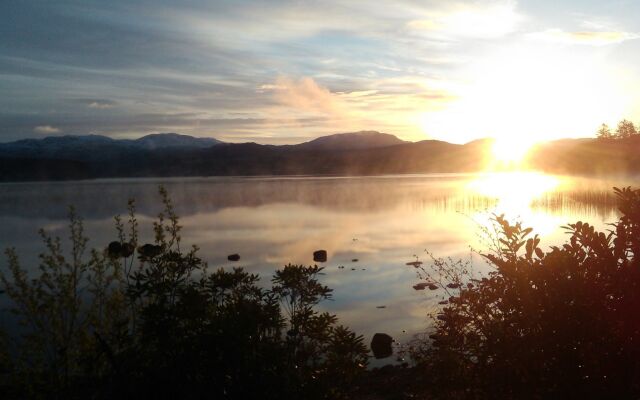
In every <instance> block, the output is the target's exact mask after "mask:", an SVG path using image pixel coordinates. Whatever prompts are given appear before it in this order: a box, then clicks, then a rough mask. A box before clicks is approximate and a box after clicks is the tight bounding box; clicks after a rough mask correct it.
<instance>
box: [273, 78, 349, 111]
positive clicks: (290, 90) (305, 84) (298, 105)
mask: <svg viewBox="0 0 640 400" xmlns="http://www.w3.org/2000/svg"><path fill="white" fill-rule="evenodd" d="M262 88H263V89H270V90H272V91H273V94H274V98H275V99H276V101H277V102H279V103H280V104H283V105H286V106H289V107H292V108H295V109H298V110H302V111H310V112H320V113H323V114H330V115H331V114H342V113H343V112H344V111H345V110H344V104H343V103H342V101H341V100H340V98H339V97H338V96H336V95H335V94H333V93H331V91H330V90H329V89H327V88H326V87H323V86H320V85H319V84H318V83H317V82H316V81H315V80H314V79H313V78H309V77H303V78H300V79H298V80H295V79H291V78H288V77H279V78H278V79H277V80H276V83H275V84H274V85H262Z"/></svg>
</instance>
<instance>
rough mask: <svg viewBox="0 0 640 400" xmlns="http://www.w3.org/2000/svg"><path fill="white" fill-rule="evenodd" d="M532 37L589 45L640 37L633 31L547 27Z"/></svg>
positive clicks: (613, 42) (604, 44)
mask: <svg viewBox="0 0 640 400" xmlns="http://www.w3.org/2000/svg"><path fill="white" fill-rule="evenodd" d="M530 36H531V37H533V38H537V39H541V40H545V41H550V42H557V43H563V44H581V45H589V46H606V45H608V44H615V43H621V42H624V41H626V40H633V39H638V38H640V35H638V34H637V33H633V32H620V31H578V32H567V31H563V30H562V29H547V30H545V31H542V32H536V33H533V34H530Z"/></svg>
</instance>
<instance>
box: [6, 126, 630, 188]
mask: <svg viewBox="0 0 640 400" xmlns="http://www.w3.org/2000/svg"><path fill="white" fill-rule="evenodd" d="M490 145H491V141H489V140H476V141H473V142H470V143H467V144H464V145H459V144H452V143H447V142H443V141H437V140H424V141H420V142H405V141H402V140H400V139H398V138H396V137H395V136H393V135H389V134H383V133H378V132H356V133H347V134H338V135H330V136H325V137H321V138H318V139H315V140H312V141H309V142H305V143H301V144H298V145H285V146H275V145H261V144H256V143H239V144H233V143H222V142H219V141H217V140H215V139H199V138H192V137H189V136H185V135H177V134H159V135H149V136H145V137H143V138H140V139H137V140H130V141H127V140H114V139H110V138H107V137H101V136H73V137H71V136H67V137H58V138H45V139H41V140H33V139H28V140H21V141H17V142H13V143H5V144H0V180H2V181H22V180H60V179H90V178H113V177H153V176H156V177H157V176H162V177H164V176H232V175H315V174H319V175H322V174H328V175H378V174H411V173H447V172H475V171H482V170H483V169H484V167H485V165H486V164H487V161H489V160H487V154H490V152H489V151H488V148H489V146H490ZM527 162H528V164H529V165H530V166H531V168H533V169H536V170H540V171H545V172H549V173H562V174H581V175H603V174H609V175H611V174H634V173H640V137H631V138H628V139H623V140H596V139H565V140H558V141H554V142H548V143H544V144H541V145H538V146H536V147H535V148H534V149H533V150H532V151H531V153H530V154H529V158H528V160H527Z"/></svg>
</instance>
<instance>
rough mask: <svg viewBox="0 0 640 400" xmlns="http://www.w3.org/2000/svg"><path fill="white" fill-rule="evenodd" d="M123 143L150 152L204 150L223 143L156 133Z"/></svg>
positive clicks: (210, 139) (216, 140)
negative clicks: (158, 150)
mask: <svg viewBox="0 0 640 400" xmlns="http://www.w3.org/2000/svg"><path fill="white" fill-rule="evenodd" d="M121 142H123V143H127V144H130V145H132V146H137V147H140V148H145V149H150V150H153V149H161V148H169V147H173V148H176V147H181V148H198V149H204V148H207V147H211V146H215V145H217V144H220V143H222V142H221V141H219V140H218V139H214V138H196V137H193V136H187V135H180V134H178V133H155V134H151V135H147V136H143V137H141V138H139V139H135V140H131V141H126V140H122V141H121Z"/></svg>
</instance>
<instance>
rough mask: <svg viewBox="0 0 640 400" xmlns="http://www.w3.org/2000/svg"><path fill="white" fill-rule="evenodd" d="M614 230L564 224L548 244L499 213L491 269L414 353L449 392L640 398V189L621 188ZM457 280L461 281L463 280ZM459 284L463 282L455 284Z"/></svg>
mask: <svg viewBox="0 0 640 400" xmlns="http://www.w3.org/2000/svg"><path fill="white" fill-rule="evenodd" d="M615 191H616V194H617V195H618V198H619V208H620V212H621V215H622V216H621V217H620V219H619V220H618V221H617V222H616V223H614V224H611V225H610V226H611V229H610V230H609V231H607V232H598V231H596V230H595V229H594V227H593V226H592V225H590V224H588V223H583V222H577V223H575V224H570V225H568V226H566V227H565V228H566V230H567V233H568V235H569V239H568V241H567V243H566V244H564V245H563V246H559V247H552V248H551V249H550V251H547V252H544V251H542V250H541V249H540V248H539V247H538V246H539V239H538V238H537V236H534V237H530V234H531V230H530V229H524V228H523V227H522V226H521V225H520V224H515V225H512V224H510V223H509V222H508V221H507V220H506V219H505V218H504V217H503V216H496V217H495V223H496V224H497V226H498V233H499V234H498V236H497V237H496V239H497V241H496V242H495V243H496V247H495V248H494V249H493V251H491V252H489V253H484V254H483V256H484V257H485V258H486V259H487V260H488V261H489V263H490V265H491V266H492V267H493V271H492V272H490V273H489V274H488V276H485V277H484V278H482V279H472V280H469V281H468V282H469V283H471V285H469V286H466V285H462V286H461V288H460V289H459V290H458V292H457V293H455V294H453V295H452V296H451V297H450V298H449V299H448V300H447V302H446V303H447V304H446V305H445V306H443V308H442V309H441V311H440V312H439V313H438V314H437V317H436V319H435V328H434V332H433V334H431V335H430V337H429V339H424V340H418V341H416V342H415V343H413V347H412V355H413V356H414V359H415V360H416V361H417V364H418V367H417V368H418V369H420V370H421V371H422V374H421V375H420V376H422V377H423V378H422V379H423V380H424V381H425V383H428V384H429V392H431V393H433V394H435V395H440V396H441V397H443V398H478V399H569V398H576V399H635V398H638V397H639V396H640V190H631V189H630V188H625V189H621V190H620V189H615ZM458 281H459V280H458ZM456 283H457V282H456Z"/></svg>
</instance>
